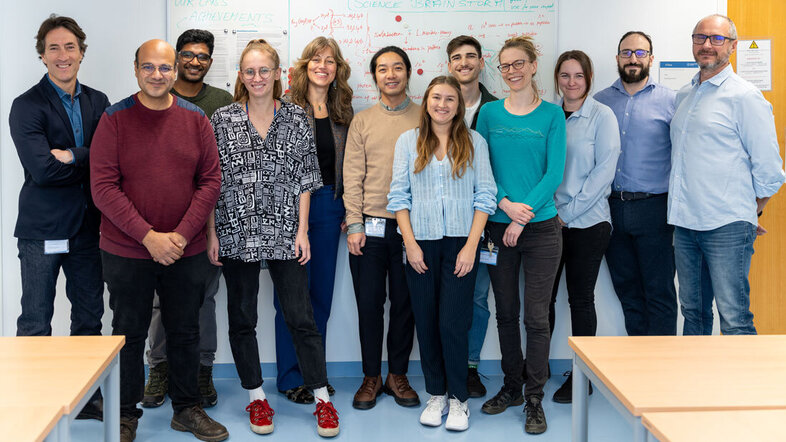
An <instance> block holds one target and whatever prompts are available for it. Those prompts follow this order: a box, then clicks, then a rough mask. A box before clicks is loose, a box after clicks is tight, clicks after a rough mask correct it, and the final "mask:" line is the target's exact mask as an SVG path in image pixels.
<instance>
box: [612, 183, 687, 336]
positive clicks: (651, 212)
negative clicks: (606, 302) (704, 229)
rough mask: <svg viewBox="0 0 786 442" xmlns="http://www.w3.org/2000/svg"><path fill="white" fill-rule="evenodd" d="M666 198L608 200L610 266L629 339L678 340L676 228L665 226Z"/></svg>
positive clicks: (664, 196) (662, 195) (659, 196)
mask: <svg viewBox="0 0 786 442" xmlns="http://www.w3.org/2000/svg"><path fill="white" fill-rule="evenodd" d="M667 200H668V197H667V195H666V194H665V193H664V194H661V195H655V196H652V197H650V198H646V199H639V200H633V201H630V200H627V201H622V200H620V199H619V198H614V197H612V198H609V208H610V209H611V222H612V231H611V239H610V241H609V247H608V249H606V263H607V264H608V265H609V274H610V275H611V281H612V283H614V291H615V292H616V293H617V297H618V298H619V300H620V304H621V305H622V312H623V313H624V315H625V330H626V331H627V332H628V335H629V336H639V335H675V334H677V291H676V289H675V287H674V269H675V267H674V246H673V240H674V227H673V226H670V225H669V224H667V223H666V205H667Z"/></svg>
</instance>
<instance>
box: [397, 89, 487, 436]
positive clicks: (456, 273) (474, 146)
mask: <svg viewBox="0 0 786 442" xmlns="http://www.w3.org/2000/svg"><path fill="white" fill-rule="evenodd" d="M464 108H465V106H464V99H463V98H462V95H461V89H460V86H459V84H458V82H457V81H456V79H454V78H453V77H446V76H440V77H437V78H435V79H434V80H432V81H431V83H430V84H429V86H428V88H427V89H426V93H425V98H424V99H423V107H422V111H421V117H420V126H419V127H418V128H415V129H412V130H409V131H407V132H404V133H403V134H402V135H401V137H399V139H398V141H397V142H396V154H395V160H394V162H393V180H392V182H391V184H390V193H389V194H388V206H387V210H388V211H389V212H393V213H395V214H396V221H397V222H398V226H399V229H400V230H401V236H402V237H403V239H404V246H405V256H406V260H407V261H408V262H409V265H408V266H406V272H407V285H408V286H409V292H410V296H411V298H412V310H413V313H414V315H415V327H416V330H417V334H418V342H419V344H420V357H421V363H422V366H423V374H424V377H425V378H426V391H427V392H428V393H429V394H431V398H430V399H429V401H428V403H427V405H426V407H425V409H424V410H423V412H422V414H421V416H420V423H422V424H423V425H428V426H439V425H441V424H442V416H443V415H445V414H448V418H447V421H446V423H445V426H446V428H447V429H449V430H457V431H462V430H466V429H467V427H468V426H469V421H468V419H469V409H468V408H467V398H468V392H467V357H468V351H469V350H468V342H467V332H468V331H469V327H470V323H471V321H472V296H473V290H474V287H475V275H476V272H477V262H478V256H479V248H478V245H479V242H480V237H481V234H482V232H483V227H484V225H485V224H486V220H487V218H488V216H489V215H491V214H494V210H495V208H496V205H497V202H496V198H495V195H496V192H497V186H496V185H495V183H494V177H493V175H492V174H491V166H490V164H489V156H488V147H487V145H486V141H485V140H484V139H483V137H481V136H480V135H479V134H478V133H477V132H475V131H473V130H468V129H467V127H466V126H465V124H464ZM448 398H450V399H449V400H448Z"/></svg>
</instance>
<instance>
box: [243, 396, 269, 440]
mask: <svg viewBox="0 0 786 442" xmlns="http://www.w3.org/2000/svg"><path fill="white" fill-rule="evenodd" d="M246 411H248V412H249V413H251V416H250V419H251V431H253V432H254V433H257V434H269V433H272V432H273V415H274V414H276V412H275V411H273V409H272V408H270V404H268V403H267V399H265V400H264V401H260V400H259V399H257V400H255V401H254V402H252V403H250V404H248V407H246Z"/></svg>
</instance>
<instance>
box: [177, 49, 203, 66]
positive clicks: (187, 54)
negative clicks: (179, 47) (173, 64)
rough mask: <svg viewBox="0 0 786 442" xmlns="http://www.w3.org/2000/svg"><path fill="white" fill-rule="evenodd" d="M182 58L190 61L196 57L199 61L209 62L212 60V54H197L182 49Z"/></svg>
mask: <svg viewBox="0 0 786 442" xmlns="http://www.w3.org/2000/svg"><path fill="white" fill-rule="evenodd" d="M179 54H180V59H181V60H183V61H184V62H186V63H188V62H190V61H191V60H193V59H194V57H196V59H197V61H198V62H200V63H202V64H207V62H209V61H210V55H209V54H205V53H200V54H195V53H193V52H191V51H180V52H179Z"/></svg>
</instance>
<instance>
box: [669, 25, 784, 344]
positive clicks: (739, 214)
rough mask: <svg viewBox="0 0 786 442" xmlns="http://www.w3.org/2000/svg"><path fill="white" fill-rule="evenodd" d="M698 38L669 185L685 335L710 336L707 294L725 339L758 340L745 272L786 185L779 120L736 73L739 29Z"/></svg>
mask: <svg viewBox="0 0 786 442" xmlns="http://www.w3.org/2000/svg"><path fill="white" fill-rule="evenodd" d="M692 37H693V57H694V58H695V59H696V62H698V64H699V69H700V70H699V73H698V74H696V76H695V77H694V78H693V80H692V81H691V84H689V85H687V86H685V87H683V88H682V89H681V90H680V92H679V93H678V94H677V111H676V113H675V114H674V119H673V121H672V125H671V140H672V146H673V149H672V170H671V176H670V179H669V212H668V221H669V224H672V225H674V226H675V227H676V229H675V235H674V246H675V257H676V263H677V275H678V278H679V287H680V292H679V296H680V303H681V304H682V315H683V316H684V317H685V325H684V329H683V334H685V335H695V334H707V333H706V331H704V330H703V329H704V327H703V325H702V321H701V314H700V310H701V298H702V296H703V295H704V294H703V293H702V291H706V290H708V289H709V290H710V291H711V293H712V294H714V296H715V303H716V305H717V307H718V313H719V315H720V325H721V332H722V333H723V334H725V335H731V334H756V328H755V327H754V326H753V314H752V313H751V312H750V286H749V284H748V271H749V270H750V263H751V256H752V255H753V241H754V239H755V238H756V234H757V224H758V222H757V213H758V214H761V212H762V209H763V208H764V205H765V204H767V201H768V200H769V198H770V197H771V196H772V195H774V194H775V192H777V191H778V189H779V188H780V186H781V185H782V184H783V181H784V171H783V161H782V160H781V157H780V153H779V148H778V140H777V135H776V133H775V119H774V117H773V114H772V106H771V105H770V103H768V102H767V101H766V100H765V99H764V97H763V96H762V94H761V92H759V90H758V89H757V88H756V87H755V86H753V85H752V84H751V83H749V82H748V81H746V80H743V79H742V78H741V77H739V76H738V75H737V74H735V73H734V71H733V70H732V67H731V65H730V64H729V56H730V55H731V53H732V52H734V50H735V49H736V47H737V41H736V39H737V30H736V29H735V26H734V23H733V22H732V21H731V20H730V19H729V18H728V17H725V16H722V15H717V14H716V15H711V16H708V17H705V18H704V19H702V20H701V21H699V23H698V24H696V27H695V28H694V29H693V36H692ZM707 280H708V281H709V282H710V284H706V282H707ZM702 282H705V284H704V287H703V286H702Z"/></svg>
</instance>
